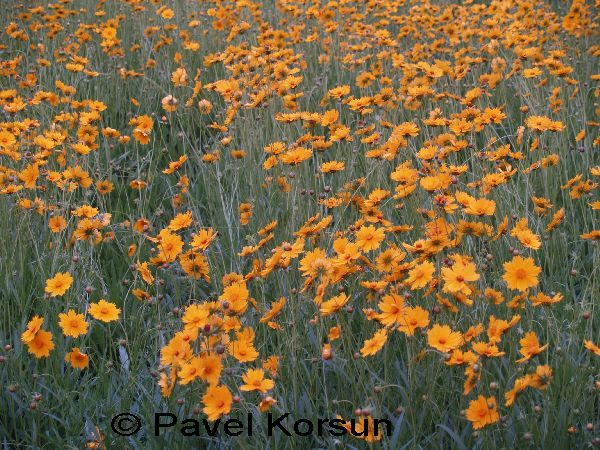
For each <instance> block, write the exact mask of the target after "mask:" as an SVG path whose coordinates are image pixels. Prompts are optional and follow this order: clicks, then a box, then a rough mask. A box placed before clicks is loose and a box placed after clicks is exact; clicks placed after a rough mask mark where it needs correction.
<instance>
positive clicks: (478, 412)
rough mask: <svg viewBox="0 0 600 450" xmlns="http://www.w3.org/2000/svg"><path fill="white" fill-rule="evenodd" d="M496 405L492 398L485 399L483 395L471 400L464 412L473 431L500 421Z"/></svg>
mask: <svg viewBox="0 0 600 450" xmlns="http://www.w3.org/2000/svg"><path fill="white" fill-rule="evenodd" d="M496 408H497V404H496V399H495V398H494V397H488V398H485V397H484V396H483V395H480V396H478V397H477V399H476V400H471V402H470V403H469V407H468V408H467V410H466V417H467V420H469V422H471V424H472V425H473V428H474V429H475V430H479V429H481V428H483V427H485V426H487V425H491V424H493V423H496V422H498V421H499V420H500V414H499V413H498V411H497V410H496Z"/></svg>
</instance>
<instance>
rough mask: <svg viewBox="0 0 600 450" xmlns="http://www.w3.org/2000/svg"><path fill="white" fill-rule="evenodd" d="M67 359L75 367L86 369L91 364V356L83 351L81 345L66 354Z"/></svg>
mask: <svg viewBox="0 0 600 450" xmlns="http://www.w3.org/2000/svg"><path fill="white" fill-rule="evenodd" d="M65 361H66V362H68V363H70V364H71V366H72V367H73V368H74V369H80V370H81V369H85V368H86V367H88V365H89V357H88V355H86V354H85V353H82V352H81V350H80V349H79V347H73V348H72V349H71V351H70V352H69V353H67V354H66V356H65Z"/></svg>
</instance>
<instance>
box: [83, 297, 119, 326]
mask: <svg viewBox="0 0 600 450" xmlns="http://www.w3.org/2000/svg"><path fill="white" fill-rule="evenodd" d="M89 313H90V316H92V317H93V318H94V319H96V320H100V321H102V322H112V321H114V320H117V319H118V318H119V314H120V313H121V310H120V309H119V308H117V306H116V305H115V304H114V303H111V302H107V301H106V300H104V299H100V300H99V301H98V302H96V303H90V308H89Z"/></svg>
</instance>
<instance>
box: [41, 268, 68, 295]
mask: <svg viewBox="0 0 600 450" xmlns="http://www.w3.org/2000/svg"><path fill="white" fill-rule="evenodd" d="M71 284H73V277H72V276H71V274H70V273H69V272H64V273H61V272H59V273H57V274H56V275H54V277H53V278H50V279H48V280H46V288H45V289H44V290H45V292H46V293H47V294H48V295H50V296H51V297H58V296H61V295H64V294H65V292H67V291H68V290H69V288H70V287H71Z"/></svg>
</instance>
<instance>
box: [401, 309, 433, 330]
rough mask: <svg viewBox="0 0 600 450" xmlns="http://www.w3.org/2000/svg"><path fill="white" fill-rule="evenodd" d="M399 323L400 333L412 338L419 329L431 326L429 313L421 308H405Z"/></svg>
mask: <svg viewBox="0 0 600 450" xmlns="http://www.w3.org/2000/svg"><path fill="white" fill-rule="evenodd" d="M398 323H399V325H398V331H401V332H403V333H404V334H406V335H407V336H412V335H414V334H415V331H416V329H417V328H425V327H426V326H427V325H429V312H428V311H427V310H425V309H423V308H421V307H420V306H415V307H414V308H413V307H408V308H405V309H404V310H403V314H402V317H401V318H400V320H399V321H398Z"/></svg>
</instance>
